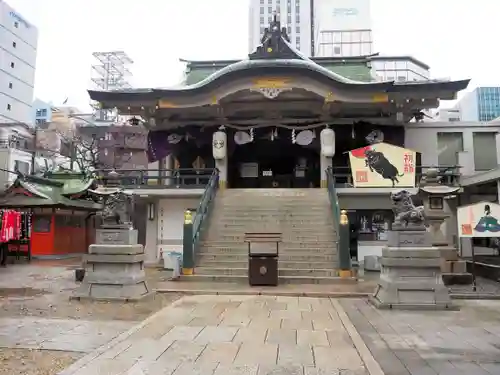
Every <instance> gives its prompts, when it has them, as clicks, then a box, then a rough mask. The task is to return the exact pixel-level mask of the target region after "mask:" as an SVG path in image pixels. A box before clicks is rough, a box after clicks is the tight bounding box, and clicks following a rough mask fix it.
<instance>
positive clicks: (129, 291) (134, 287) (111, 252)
mask: <svg viewBox="0 0 500 375" xmlns="http://www.w3.org/2000/svg"><path fill="white" fill-rule="evenodd" d="M96 237H97V240H98V241H99V242H101V243H99V244H94V245H90V247H89V254H87V255H85V256H84V263H85V264H86V272H85V278H84V280H83V283H82V285H81V286H80V288H79V289H78V290H76V291H75V293H74V295H73V296H72V297H71V298H72V299H91V300H117V301H138V300H140V299H142V298H144V297H147V296H148V295H150V294H151V290H150V289H149V287H148V285H147V282H146V274H145V272H144V258H145V255H144V247H143V246H142V245H138V244H137V231H136V230H129V229H121V228H117V229H100V230H98V233H97V236H96ZM133 242H135V243H133Z"/></svg>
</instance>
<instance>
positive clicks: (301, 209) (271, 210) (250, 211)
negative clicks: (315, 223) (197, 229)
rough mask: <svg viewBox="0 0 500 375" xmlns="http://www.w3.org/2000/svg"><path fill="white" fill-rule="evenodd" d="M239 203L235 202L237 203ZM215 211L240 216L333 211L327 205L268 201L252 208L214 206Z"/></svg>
mask: <svg viewBox="0 0 500 375" xmlns="http://www.w3.org/2000/svg"><path fill="white" fill-rule="evenodd" d="M236 204H237V203H234V205H236ZM213 209H214V212H223V213H225V214H229V213H232V214H238V215H239V216H255V215H268V216H277V215H294V216H306V215H323V214H327V213H330V212H331V209H330V208H329V207H328V206H326V207H318V208H311V207H310V206H308V205H304V206H296V207H289V208H287V207H268V206H266V203H262V207H260V208H252V207H245V206H237V207H236V206H224V207H217V206H214V207H213Z"/></svg>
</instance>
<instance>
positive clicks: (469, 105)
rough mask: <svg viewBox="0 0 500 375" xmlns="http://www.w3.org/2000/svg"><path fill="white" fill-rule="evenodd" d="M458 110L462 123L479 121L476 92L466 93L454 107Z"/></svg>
mask: <svg viewBox="0 0 500 375" xmlns="http://www.w3.org/2000/svg"><path fill="white" fill-rule="evenodd" d="M455 107H456V108H458V109H459V110H460V114H461V119H462V121H479V106H478V92H477V90H474V91H472V92H468V93H467V94H465V96H464V97H463V98H462V99H460V100H459V102H458V103H457V104H456V105H455Z"/></svg>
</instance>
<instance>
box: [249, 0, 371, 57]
mask: <svg viewBox="0 0 500 375" xmlns="http://www.w3.org/2000/svg"><path fill="white" fill-rule="evenodd" d="M275 12H276V13H277V14H278V15H279V17H280V21H281V24H282V25H283V26H286V27H287V31H288V36H289V38H290V41H291V43H292V45H293V46H294V47H295V48H297V49H298V50H299V51H300V52H302V53H303V54H305V55H307V56H318V57H348V56H366V55H370V54H371V53H372V52H373V38H372V27H371V15H370V1H369V0H251V1H250V20H249V27H250V32H249V50H250V51H253V50H254V49H255V48H256V47H257V46H258V45H259V44H260V39H261V37H262V35H263V33H264V29H265V28H266V27H267V25H269V22H270V20H271V18H272V17H273V14H274V13H275Z"/></svg>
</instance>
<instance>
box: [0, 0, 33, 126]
mask: <svg viewBox="0 0 500 375" xmlns="http://www.w3.org/2000/svg"><path fill="white" fill-rule="evenodd" d="M0 29H1V30H2V32H1V33H0V122H1V123H13V122H14V123H15V122H23V123H31V122H32V110H31V106H32V103H33V90H34V85H35V65H36V54H37V42H38V30H37V28H36V27H35V26H34V25H33V24H31V23H30V22H28V21H27V20H26V19H25V18H24V17H23V16H22V15H20V14H19V13H17V12H16V11H15V10H14V9H12V8H11V7H10V6H9V5H8V4H7V3H5V2H4V1H1V0H0Z"/></svg>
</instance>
